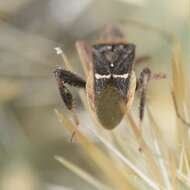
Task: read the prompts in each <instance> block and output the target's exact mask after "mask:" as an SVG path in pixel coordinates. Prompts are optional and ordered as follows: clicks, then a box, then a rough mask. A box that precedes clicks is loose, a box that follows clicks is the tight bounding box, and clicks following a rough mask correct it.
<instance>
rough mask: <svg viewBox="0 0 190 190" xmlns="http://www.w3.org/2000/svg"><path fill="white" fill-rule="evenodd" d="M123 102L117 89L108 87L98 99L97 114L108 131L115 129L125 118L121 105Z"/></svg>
mask: <svg viewBox="0 0 190 190" xmlns="http://www.w3.org/2000/svg"><path fill="white" fill-rule="evenodd" d="M122 103H123V100H122V99H121V95H120V94H119V93H118V91H117V89H115V88H114V87H112V86H108V87H107V88H106V89H104V90H103V92H101V93H100V95H98V96H97V97H96V103H95V104H96V114H97V119H98V120H99V122H100V123H101V125H102V126H103V127H104V128H106V129H110V130H111V129H113V128H114V127H116V126H117V125H118V124H119V123H120V122H121V120H122V118H123V115H124V113H123V111H122V109H121V104H122Z"/></svg>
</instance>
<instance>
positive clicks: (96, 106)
mask: <svg viewBox="0 0 190 190" xmlns="http://www.w3.org/2000/svg"><path fill="white" fill-rule="evenodd" d="M122 37H123V35H122V33H121V31H120V30H119V29H118V28H116V27H109V28H107V30H106V32H105V35H104V40H103V41H100V42H97V43H95V44H94V45H92V46H90V47H89V48H85V47H87V45H86V44H83V46H82V45H81V46H77V47H78V48H79V49H78V51H79V52H85V56H86V57H85V58H84V57H82V59H85V60H87V62H88V63H86V64H88V65H90V66H89V67H88V68H89V71H88V72H89V74H88V77H87V80H86V81H85V80H84V79H82V78H81V77H79V76H78V75H76V74H75V73H72V72H71V71H69V70H65V69H62V68H57V69H56V70H55V71H54V73H55V77H56V79H57V82H58V86H59V91H60V94H61V97H62V99H63V101H64V103H65V105H66V106H67V108H68V109H69V110H72V108H73V96H72V94H71V92H70V91H69V89H68V88H67V86H66V85H71V86H74V87H79V88H84V89H85V91H86V94H87V99H88V103H89V106H90V109H91V110H92V111H93V112H94V113H95V115H96V119H97V121H98V122H99V123H100V124H101V125H102V126H103V127H104V128H106V129H113V128H115V127H116V126H117V125H118V124H119V123H120V122H121V121H122V119H123V117H124V115H125V114H126V113H127V112H128V111H129V110H130V107H131V104H132V102H133V99H134V95H135V92H136V91H137V90H140V92H141V99H140V111H139V113H140V114H139V117H140V120H141V121H142V119H143V114H144V106H145V96H146V87H147V84H148V81H149V79H150V76H151V71H150V69H149V68H144V69H143V71H142V72H141V74H140V77H139V79H137V78H136V75H135V72H134V71H133V67H134V63H135V44H133V43H128V42H127V41H126V40H124V39H122ZM83 55H84V54H83Z"/></svg>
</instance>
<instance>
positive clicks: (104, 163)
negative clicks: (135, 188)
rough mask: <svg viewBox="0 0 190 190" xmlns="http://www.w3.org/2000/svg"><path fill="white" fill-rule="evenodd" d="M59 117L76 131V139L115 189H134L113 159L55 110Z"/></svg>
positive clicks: (70, 128)
mask: <svg viewBox="0 0 190 190" xmlns="http://www.w3.org/2000/svg"><path fill="white" fill-rule="evenodd" d="M55 112H56V114H57V116H58V119H59V120H60V121H61V122H62V123H63V125H64V127H66V128H67V130H69V132H70V133H72V132H73V131H76V134H75V141H76V142H78V143H79V144H81V146H82V147H83V148H84V149H85V151H86V152H87V153H88V154H89V156H90V157H91V158H92V160H93V161H94V162H95V163H96V164H97V166H98V167H99V169H100V170H102V172H103V173H105V175H106V176H107V177H108V179H109V180H108V181H110V182H113V184H112V185H115V189H118V190H126V189H132V188H131V187H130V185H129V184H128V180H127V178H126V177H125V176H124V175H122V172H120V171H119V169H118V168H117V167H115V166H114V165H113V163H112V162H111V160H110V159H109V158H108V157H107V156H106V155H105V153H103V152H102V151H101V150H100V149H99V148H98V147H97V146H95V145H94V144H93V143H91V142H90V140H89V139H88V138H87V137H86V136H84V135H83V134H82V133H80V132H79V131H78V129H77V128H76V127H75V126H74V125H73V124H72V123H71V122H70V121H69V120H68V119H67V117H66V116H65V115H64V114H63V113H59V112H58V111H57V110H55Z"/></svg>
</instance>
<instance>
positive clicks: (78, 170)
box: [54, 156, 112, 190]
mask: <svg viewBox="0 0 190 190" xmlns="http://www.w3.org/2000/svg"><path fill="white" fill-rule="evenodd" d="M54 158H55V160H57V161H58V162H60V163H61V164H62V165H64V166H65V167H66V168H68V169H69V170H71V171H72V172H74V173H75V174H76V175H78V176H79V177H80V178H82V179H84V180H85V181H87V182H88V183H89V184H91V185H92V186H94V187H95V188H97V189H99V190H112V189H111V188H109V187H107V186H106V185H105V184H102V183H101V182H100V181H98V180H97V179H96V178H95V177H93V176H92V175H90V174H89V173H87V172H85V171H84V170H83V169H81V168H79V167H78V166H76V165H74V164H73V163H71V162H69V161H68V160H66V159H64V158H63V157H60V156H55V157H54Z"/></svg>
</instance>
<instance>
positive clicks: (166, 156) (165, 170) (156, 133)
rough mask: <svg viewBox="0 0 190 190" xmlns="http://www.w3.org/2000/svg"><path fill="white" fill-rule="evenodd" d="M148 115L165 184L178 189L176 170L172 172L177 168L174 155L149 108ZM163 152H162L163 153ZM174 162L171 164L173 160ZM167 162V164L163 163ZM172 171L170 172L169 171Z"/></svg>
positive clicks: (169, 187) (173, 189)
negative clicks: (165, 142)
mask: <svg viewBox="0 0 190 190" xmlns="http://www.w3.org/2000/svg"><path fill="white" fill-rule="evenodd" d="M147 113H148V116H149V117H148V118H149V120H150V126H152V127H151V130H152V133H153V138H154V139H155V142H154V143H155V146H156V147H155V150H156V155H157V159H158V162H159V164H160V168H161V171H162V174H163V177H164V182H165V184H166V187H167V189H172V190H175V189H176V185H174V184H176V169H175V170H172V169H173V168H176V167H175V162H174V161H175V160H174V157H173V154H172V153H171V152H170V151H169V150H168V147H167V146H166V145H165V144H164V139H163V138H162V136H161V132H160V130H159V128H160V127H159V126H158V125H157V122H156V121H155V119H154V117H153V114H152V112H151V110H150V108H149V106H148V107H147ZM161 151H162V152H161ZM170 158H171V159H172V161H173V162H170V161H171V159H170ZM163 161H165V162H163ZM169 169H170V170H169ZM170 176H171V177H172V182H170Z"/></svg>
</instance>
